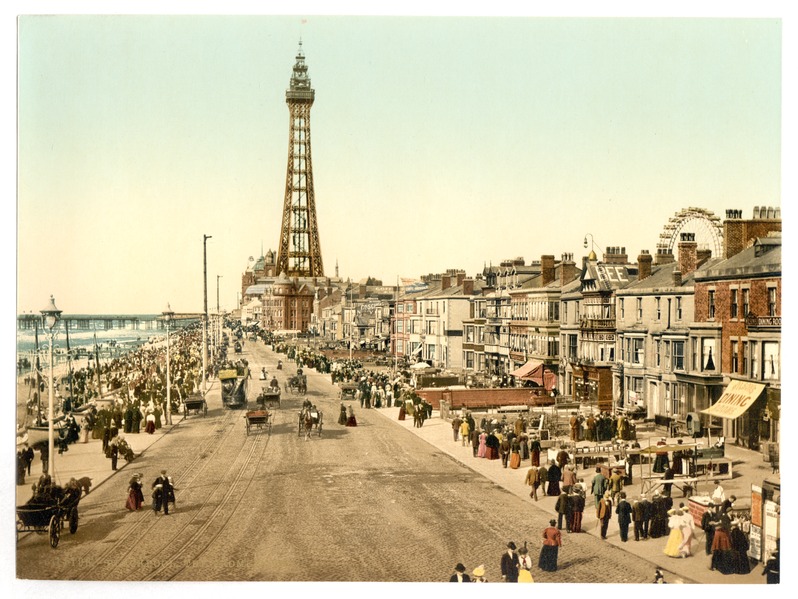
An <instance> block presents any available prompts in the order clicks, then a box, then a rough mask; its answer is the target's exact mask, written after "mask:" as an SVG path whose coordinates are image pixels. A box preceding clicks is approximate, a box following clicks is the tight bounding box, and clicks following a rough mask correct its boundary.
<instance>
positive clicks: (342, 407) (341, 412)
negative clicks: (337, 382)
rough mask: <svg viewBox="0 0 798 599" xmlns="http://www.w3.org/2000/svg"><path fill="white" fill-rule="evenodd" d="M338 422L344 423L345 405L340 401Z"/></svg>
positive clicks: (342, 424)
mask: <svg viewBox="0 0 798 599" xmlns="http://www.w3.org/2000/svg"><path fill="white" fill-rule="evenodd" d="M338 424H340V425H341V426H344V425H346V406H345V405H344V404H343V402H341V411H340V412H339V414H338Z"/></svg>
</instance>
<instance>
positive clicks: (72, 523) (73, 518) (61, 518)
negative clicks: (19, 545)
mask: <svg viewBox="0 0 798 599" xmlns="http://www.w3.org/2000/svg"><path fill="white" fill-rule="evenodd" d="M79 502H80V492H79V491H78V495H77V496H73V495H65V496H64V497H61V498H50V499H49V500H46V501H41V502H34V501H31V502H29V503H28V504H26V505H21V506H17V540H19V535H20V533H23V532H35V533H36V534H47V536H48V537H49V539H50V547H52V548H53V549H55V548H56V547H57V546H58V541H59V539H60V538H61V529H62V528H63V526H64V522H69V532H70V533H71V534H75V533H76V532H77V530H78V503H79Z"/></svg>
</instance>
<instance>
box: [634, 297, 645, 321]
mask: <svg viewBox="0 0 798 599" xmlns="http://www.w3.org/2000/svg"><path fill="white" fill-rule="evenodd" d="M635 304H636V305H637V320H643V298H642V297H638V298H635Z"/></svg>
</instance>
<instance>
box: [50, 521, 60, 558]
mask: <svg viewBox="0 0 798 599" xmlns="http://www.w3.org/2000/svg"><path fill="white" fill-rule="evenodd" d="M49 533H50V547H52V548H53V549H55V548H56V547H58V540H59V539H60V538H61V519H60V518H59V517H58V514H54V515H53V517H52V518H50V530H49Z"/></svg>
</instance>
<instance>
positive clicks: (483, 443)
mask: <svg viewBox="0 0 798 599" xmlns="http://www.w3.org/2000/svg"><path fill="white" fill-rule="evenodd" d="M487 440H488V433H486V432H484V431H483V432H481V433H480V434H479V449H478V450H477V457H478V458H484V457H485V455H486V454H487V451H488V446H487Z"/></svg>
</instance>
